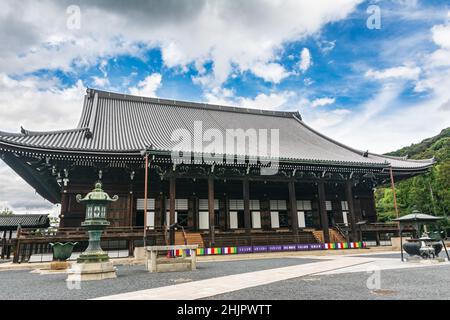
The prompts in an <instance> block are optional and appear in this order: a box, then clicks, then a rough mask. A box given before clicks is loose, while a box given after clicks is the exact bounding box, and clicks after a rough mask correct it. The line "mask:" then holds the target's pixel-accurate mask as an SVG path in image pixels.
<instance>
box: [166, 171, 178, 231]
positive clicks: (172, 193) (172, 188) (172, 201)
mask: <svg viewBox="0 0 450 320" xmlns="http://www.w3.org/2000/svg"><path fill="white" fill-rule="evenodd" d="M169 182H170V186H169V189H170V190H169V192H170V200H169V206H170V215H169V221H168V222H167V224H168V227H170V225H172V224H174V223H175V199H176V181H175V177H170V180H169Z"/></svg>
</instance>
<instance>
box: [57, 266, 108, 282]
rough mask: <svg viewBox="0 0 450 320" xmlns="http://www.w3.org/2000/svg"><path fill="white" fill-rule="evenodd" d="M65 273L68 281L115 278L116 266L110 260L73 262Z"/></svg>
mask: <svg viewBox="0 0 450 320" xmlns="http://www.w3.org/2000/svg"><path fill="white" fill-rule="evenodd" d="M67 274H68V276H67V280H66V281H70V282H76V281H94V280H104V279H115V278H117V275H116V268H115V267H114V266H113V263H112V262H98V263H74V264H72V268H71V269H69V270H67Z"/></svg>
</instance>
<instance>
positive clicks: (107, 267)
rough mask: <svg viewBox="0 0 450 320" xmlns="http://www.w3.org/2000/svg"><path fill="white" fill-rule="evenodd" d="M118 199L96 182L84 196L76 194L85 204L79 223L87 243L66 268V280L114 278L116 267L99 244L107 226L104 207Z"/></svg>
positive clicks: (79, 200)
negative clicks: (84, 215) (74, 260)
mask: <svg viewBox="0 0 450 320" xmlns="http://www.w3.org/2000/svg"><path fill="white" fill-rule="evenodd" d="M118 199H119V197H118V196H114V197H112V198H111V197H110V196H109V195H108V194H107V193H105V192H104V191H103V189H102V184H101V183H100V182H97V183H96V184H95V189H94V190H92V192H90V193H88V194H87V195H86V196H85V197H84V198H83V197H82V196H81V195H77V201H78V202H80V203H85V204H86V219H85V221H84V222H82V223H81V225H82V226H83V227H84V228H86V230H87V232H88V234H89V245H88V247H87V249H86V251H84V252H83V253H82V254H81V255H80V257H79V258H78V259H77V263H74V264H73V265H72V268H71V269H70V270H68V278H67V281H71V282H76V281H88V280H102V279H110V278H116V269H115V268H114V266H113V264H112V262H110V261H109V257H108V254H107V253H106V252H105V251H103V250H102V248H101V246H100V241H101V236H102V233H103V230H104V229H105V228H106V227H107V226H109V224H110V223H109V222H108V220H106V207H107V205H108V204H109V203H111V202H115V201H117V200H118Z"/></svg>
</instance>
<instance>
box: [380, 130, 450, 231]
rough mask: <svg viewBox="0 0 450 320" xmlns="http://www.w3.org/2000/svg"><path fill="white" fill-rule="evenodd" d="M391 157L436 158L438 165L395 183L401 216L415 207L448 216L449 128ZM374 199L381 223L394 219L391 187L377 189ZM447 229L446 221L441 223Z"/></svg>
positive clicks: (449, 175) (449, 179)
mask: <svg viewBox="0 0 450 320" xmlns="http://www.w3.org/2000/svg"><path fill="white" fill-rule="evenodd" d="M388 155H392V156H408V157H409V158H410V159H429V158H433V157H434V158H435V159H436V160H437V164H436V165H435V166H434V168H433V169H432V170H431V171H430V173H427V174H424V175H421V176H417V177H414V178H411V179H408V180H405V181H401V182H397V183H396V191H397V202H398V208H399V211H400V215H405V214H408V213H411V211H412V210H413V209H414V208H417V209H418V210H420V211H422V212H423V213H428V214H432V215H437V216H444V217H447V216H448V215H449V214H450V128H447V129H444V130H442V132H441V133H440V134H439V135H437V136H435V137H432V138H429V139H425V140H423V141H422V142H420V143H417V144H413V145H411V146H409V147H404V148H402V149H400V150H397V151H395V152H391V153H388ZM375 200H376V206H377V211H378V216H379V220H380V221H389V220H391V219H393V218H395V210H394V200H393V192H392V190H391V188H390V186H384V187H381V188H377V190H376V192H375ZM443 224H444V225H446V227H448V226H449V225H450V224H449V222H448V221H445V222H444V221H443Z"/></svg>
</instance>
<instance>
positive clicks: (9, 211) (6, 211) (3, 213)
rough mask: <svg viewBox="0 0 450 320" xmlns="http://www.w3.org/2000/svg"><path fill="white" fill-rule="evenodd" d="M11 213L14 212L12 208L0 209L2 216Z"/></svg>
mask: <svg viewBox="0 0 450 320" xmlns="http://www.w3.org/2000/svg"><path fill="white" fill-rule="evenodd" d="M13 214H14V212H13V211H12V210H10V209H9V208H3V210H2V211H0V215H2V216H11V215H13Z"/></svg>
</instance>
